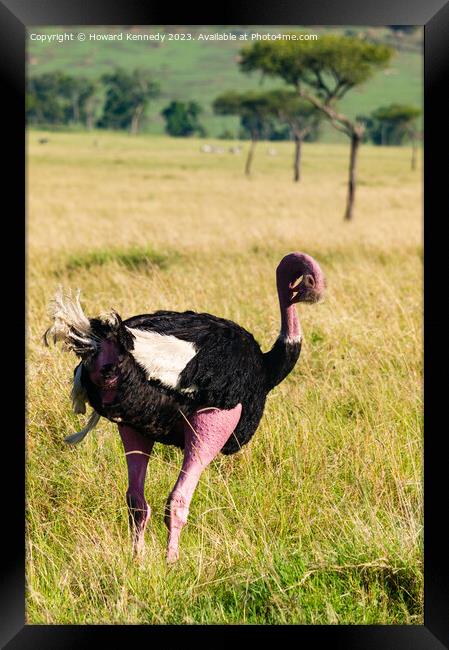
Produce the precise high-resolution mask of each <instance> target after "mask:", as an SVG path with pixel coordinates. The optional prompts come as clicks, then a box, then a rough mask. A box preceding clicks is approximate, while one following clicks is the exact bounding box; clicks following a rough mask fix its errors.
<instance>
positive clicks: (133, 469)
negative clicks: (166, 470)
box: [118, 424, 154, 555]
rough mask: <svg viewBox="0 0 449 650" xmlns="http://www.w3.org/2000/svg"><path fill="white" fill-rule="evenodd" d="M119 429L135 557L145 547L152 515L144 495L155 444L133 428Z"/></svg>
mask: <svg viewBox="0 0 449 650" xmlns="http://www.w3.org/2000/svg"><path fill="white" fill-rule="evenodd" d="M118 429H119V432H120V437H121V439H122V442H123V447H124V448H125V455H126V463H127V465H128V490H127V492H126V503H127V504H128V515H129V523H130V527H131V533H132V541H133V552H134V554H135V555H141V554H142V553H143V550H144V547H145V542H144V533H145V526H146V525H147V521H148V519H149V518H150V514H151V509H150V506H149V505H148V503H147V502H146V501H145V495H144V485H145V475H146V472H147V465H148V458H149V457H150V454H151V450H152V448H153V444H154V443H153V441H152V440H147V439H146V438H144V437H143V436H142V435H141V434H140V433H138V432H137V431H135V430H134V429H133V428H132V427H129V426H126V425H121V424H120V425H119V427H118Z"/></svg>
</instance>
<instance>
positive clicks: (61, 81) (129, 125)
mask: <svg viewBox="0 0 449 650" xmlns="http://www.w3.org/2000/svg"><path fill="white" fill-rule="evenodd" d="M159 96H160V85H159V83H158V81H156V80H155V79H154V78H153V76H152V74H151V73H149V72H148V71H146V70H141V69H137V70H133V71H132V72H127V71H125V70H123V69H121V68H117V69H116V70H114V72H112V73H108V74H104V75H102V76H101V77H100V78H98V79H94V80H92V79H88V78H86V77H83V76H76V77H75V76H72V75H68V74H65V73H63V72H59V71H56V72H48V73H45V74H42V75H39V76H34V77H30V78H29V79H28V84H27V93H26V117H27V121H28V123H29V124H34V125H39V126H69V125H82V126H84V127H85V128H87V129H93V128H100V129H121V130H126V131H129V132H130V133H132V134H136V133H138V132H139V131H140V130H141V128H142V123H143V121H144V118H145V113H146V111H147V108H148V106H149V105H150V102H151V100H153V99H155V98H157V97H159ZM201 113H202V108H201V106H200V105H199V104H198V103H197V102H187V103H184V102H179V101H172V102H171V103H170V104H169V105H168V106H167V107H165V108H164V109H163V110H162V112H161V115H162V116H163V118H164V119H165V129H166V132H167V133H168V134H169V135H172V136H180V137H187V136H190V135H194V134H196V135H199V136H205V135H206V130H205V129H204V127H203V126H202V125H201V124H200V121H199V116H200V114H201Z"/></svg>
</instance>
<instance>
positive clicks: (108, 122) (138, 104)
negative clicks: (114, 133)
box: [99, 68, 160, 132]
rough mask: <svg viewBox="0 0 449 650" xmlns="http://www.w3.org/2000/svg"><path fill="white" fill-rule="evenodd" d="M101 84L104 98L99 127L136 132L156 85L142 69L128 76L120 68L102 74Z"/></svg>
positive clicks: (157, 86) (156, 89)
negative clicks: (104, 91) (104, 87)
mask: <svg viewBox="0 0 449 650" xmlns="http://www.w3.org/2000/svg"><path fill="white" fill-rule="evenodd" d="M102 82H103V83H104V84H105V86H106V99H105V104H104V109H103V115H102V118H101V120H100V122H99V126H101V127H104V128H111V129H130V130H131V131H133V132H137V130H138V129H139V126H140V120H141V118H142V116H143V114H144V111H145V108H146V107H147V105H148V102H149V100H150V99H152V98H154V97H157V96H158V95H159V92H160V91H159V84H158V83H157V82H156V81H154V80H153V78H152V75H151V74H149V73H148V72H146V71H145V70H134V71H133V72H131V73H128V72H126V71H125V70H123V69H121V68H117V70H115V71H114V72H113V73H110V74H105V75H103V76H102Z"/></svg>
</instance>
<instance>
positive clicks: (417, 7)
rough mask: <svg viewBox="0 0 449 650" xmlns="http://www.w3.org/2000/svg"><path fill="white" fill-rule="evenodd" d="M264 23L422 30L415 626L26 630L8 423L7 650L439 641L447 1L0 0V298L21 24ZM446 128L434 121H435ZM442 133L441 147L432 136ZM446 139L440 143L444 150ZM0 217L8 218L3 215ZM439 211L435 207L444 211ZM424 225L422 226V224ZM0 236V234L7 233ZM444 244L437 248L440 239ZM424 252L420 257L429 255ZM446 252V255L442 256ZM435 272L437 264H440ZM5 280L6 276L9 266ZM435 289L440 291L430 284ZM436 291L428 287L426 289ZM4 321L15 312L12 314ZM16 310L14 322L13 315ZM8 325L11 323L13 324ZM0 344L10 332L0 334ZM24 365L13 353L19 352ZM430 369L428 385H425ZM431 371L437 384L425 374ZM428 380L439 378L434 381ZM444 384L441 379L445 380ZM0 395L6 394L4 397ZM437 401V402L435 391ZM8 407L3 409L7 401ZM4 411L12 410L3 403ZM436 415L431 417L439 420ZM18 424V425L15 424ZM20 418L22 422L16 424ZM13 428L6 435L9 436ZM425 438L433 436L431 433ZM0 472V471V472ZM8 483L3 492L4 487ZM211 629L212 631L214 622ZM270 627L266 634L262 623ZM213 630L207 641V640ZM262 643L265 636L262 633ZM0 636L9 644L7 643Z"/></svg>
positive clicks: (20, 465)
mask: <svg viewBox="0 0 449 650" xmlns="http://www.w3.org/2000/svg"><path fill="white" fill-rule="evenodd" d="M175 19H176V24H180V25H181V24H210V25H214V24H222V23H225V24H269V25H276V24H278V25H281V24H282V25H284V24H285V25H287V24H300V25H310V26H311V25H314V24H315V25H342V24H346V25H351V24H352V25H357V24H358V25H386V24H410V25H424V35H425V41H424V53H425V56H424V71H425V74H424V88H425V95H424V96H425V99H424V108H425V114H424V125H425V150H424V162H425V171H424V187H425V195H424V209H425V213H426V217H427V219H426V222H425V225H424V235H425V251H426V253H427V255H426V275H425V278H424V288H425V303H424V304H425V316H424V325H425V338H424V344H425V350H426V358H425V365H424V367H425V399H426V414H425V423H426V431H427V433H426V436H425V441H424V451H425V457H424V472H425V476H426V483H425V493H424V508H425V553H424V556H425V563H424V578H425V580H424V582H425V586H424V597H425V605H424V625H416V626H404V625H397V626H393V625H390V626H383V625H377V626H362V625H359V626H356V625H354V626H345V625H336V626H327V625H320V626H309V625H289V626H264V625H261V626H243V625H229V626H219V625H212V626H150V625H148V626H146V625H138V626H136V625H123V626H122V625H114V626H110V625H104V626H102V625H91V626H78V625H72V626H62V625H26V624H25V549H24V540H25V525H24V521H23V519H24V518H23V511H24V510H23V509H24V502H25V486H24V479H23V477H24V469H25V463H24V457H25V437H24V436H23V435H20V434H18V431H17V429H18V427H17V424H15V426H14V425H12V423H11V432H17V433H16V434H15V435H12V436H11V435H7V434H8V433H9V431H6V432H5V435H4V438H3V442H4V443H5V444H6V447H7V451H6V454H5V459H7V469H8V470H10V471H11V477H12V478H11V481H10V482H9V484H8V489H7V490H6V491H5V494H6V495H7V512H8V530H7V534H5V535H4V536H3V542H4V543H5V544H6V549H5V552H4V553H3V554H2V559H3V560H4V565H5V568H4V580H3V583H2V590H1V596H0V602H1V605H2V607H1V611H2V619H3V620H2V625H1V637H0V640H1V641H2V646H3V643H5V644H7V645H5V646H3V647H8V648H10V649H11V650H13V649H19V648H24V649H27V648H30V649H31V648H33V649H34V648H36V647H37V648H61V647H63V648H79V647H89V646H90V645H91V644H92V645H93V644H95V645H97V644H98V643H99V642H101V643H103V642H107V639H110V640H112V647H114V646H117V645H118V644H119V643H120V642H122V641H123V642H125V643H130V642H133V641H137V640H138V639H140V638H142V637H144V638H146V639H147V640H148V638H149V637H150V638H152V639H155V640H156V641H157V640H158V637H161V639H162V638H164V640H165V641H166V640H167V636H170V639H172V638H173V642H174V639H175V638H176V637H177V636H178V634H181V635H182V636H181V637H180V640H181V639H182V641H184V642H185V640H187V639H189V640H190V639H192V640H193V638H194V637H195V638H198V634H199V633H200V632H201V635H202V636H204V638H205V639H206V638H207V639H210V641H211V642H212V643H214V645H224V642H225V639H226V638H227V637H228V635H229V634H231V635H233V633H234V631H235V632H236V633H237V634H238V635H239V636H241V635H242V632H243V634H244V636H246V634H247V633H250V634H251V636H252V637H253V634H254V632H256V630H257V632H260V631H261V632H262V634H263V635H264V637H265V638H266V640H267V641H268V638H269V637H270V636H271V635H272V634H275V635H276V637H275V638H276V640H277V639H278V635H279V633H281V635H283V634H284V633H287V634H294V635H295V638H296V639H298V640H301V641H302V642H303V643H304V642H306V643H307V642H310V643H314V644H316V643H320V642H322V643H326V642H327V643H328V644H329V645H331V646H332V647H335V648H344V649H345V650H350V649H351V648H363V650H371V649H373V650H374V649H376V648H380V647H384V648H394V649H395V650H399V649H400V648H407V649H412V650H415V649H416V650H421V649H423V650H424V649H429V650H430V649H435V650H437V649H441V648H444V647H447V648H449V589H448V587H447V585H448V584H449V583H448V581H447V579H446V580H445V577H446V578H447V576H444V572H443V568H445V567H446V565H447V543H445V542H446V539H445V536H444V535H442V534H441V531H440V526H439V518H440V517H441V513H442V512H444V511H442V506H443V499H444V497H446V500H445V502H446V507H447V496H448V480H447V462H446V456H445V454H444V450H443V439H442V436H440V438H439V439H438V437H437V436H438V431H439V429H438V423H439V422H440V421H444V420H443V417H444V415H446V413H444V414H443V412H442V405H444V403H445V402H444V397H445V395H444V394H443V390H444V388H443V386H444V384H443V383H442V382H441V381H438V380H439V379H440V377H441V378H442V376H443V371H444V372H445V375H446V377H447V363H446V361H445V359H443V355H442V354H441V347H440V344H439V342H440V341H441V340H442V339H443V340H444V338H443V336H444V334H445V332H444V333H443V319H442V316H441V312H440V308H439V305H438V301H437V300H435V297H438V295H441V291H439V289H440V287H438V286H437V285H438V282H437V280H438V279H439V278H442V277H443V268H442V264H443V260H445V256H444V253H446V251H445V250H444V249H443V246H444V244H445V243H446V240H445V238H444V237H443V233H442V231H441V233H440V232H439V229H438V226H439V223H441V220H438V216H437V215H438V214H439V213H441V206H442V205H444V204H443V201H447V183H448V181H447V178H446V173H447V165H446V166H445V167H442V166H438V165H437V164H436V162H435V155H434V154H435V153H436V152H437V151H441V150H443V151H444V152H445V153H447V151H448V149H449V138H448V129H447V127H446V124H447V108H446V107H447V100H446V94H447V87H448V85H449V84H448V80H449V74H448V72H449V47H448V45H447V42H448V40H447V39H448V34H449V3H447V2H445V1H444V0H426V2H419V0H411V1H409V2H407V0H377V1H376V3H375V4H374V3H370V4H368V3H364V4H361V3H360V2H359V3H357V0H334V3H333V4H330V3H328V2H326V0H315V2H314V0H296V2H295V1H294V0H283V2H282V3H280V2H278V3H277V5H276V6H275V5H274V4H273V5H271V4H270V3H269V2H268V1H267V0H260V2H257V0H248V1H247V2H246V3H245V6H243V5H238V4H237V2H236V0H230V1H229V2H228V3H227V4H226V7H220V8H216V10H215V11H213V10H212V8H211V7H209V8H207V7H205V8H204V9H203V8H201V9H200V10H199V11H198V8H195V7H190V6H187V7H184V8H183V9H181V11H180V12H178V13H177V15H176V16H173V14H172V13H170V8H169V7H167V6H163V5H162V4H161V3H159V4H158V5H157V4H156V3H154V2H152V3H151V6H148V5H147V4H144V3H143V0H128V2H126V0H115V1H114V4H112V3H111V4H109V5H108V4H107V3H106V2H102V0H90V2H89V5H88V6H87V5H84V6H82V5H80V4H75V3H74V2H73V0H59V2H58V0H40V2H34V3H32V0H0V25H1V32H3V33H2V36H3V38H1V39H0V51H1V56H0V68H1V69H2V79H3V85H2V88H3V90H4V93H3V96H4V97H5V98H7V101H5V106H4V108H5V109H6V115H5V118H6V119H5V120H4V124H6V125H7V126H8V132H9V133H10V134H11V135H12V136H13V139H12V146H10V147H9V149H8V158H7V160H8V170H9V173H10V179H9V182H8V183H6V184H5V186H4V187H5V191H6V193H7V194H9V195H10V198H11V203H10V205H12V206H14V208H15V211H16V215H14V216H16V219H9V220H8V234H9V231H10V229H11V228H12V229H13V238H14V239H13V241H14V250H15V253H16V256H17V251H19V254H18V258H19V260H20V261H21V262H23V264H20V263H19V265H18V266H19V269H18V271H16V273H15V274H14V277H15V279H16V281H17V282H18V283H19V284H21V283H22V280H23V283H22V285H21V286H20V288H19V291H18V292H16V291H14V287H13V284H12V283H9V282H8V283H5V284H6V285H7V286H5V291H6V292H7V296H6V299H5V304H8V305H9V304H10V303H12V304H14V303H15V300H14V298H15V297H17V296H18V295H20V291H21V290H22V286H25V264H26V257H25V247H23V248H22V247H21V246H20V244H19V246H16V245H15V244H16V242H17V243H19V242H20V241H25V222H24V219H23V215H24V213H25V186H24V183H23V180H24V178H25V173H24V170H25V147H23V148H20V146H18V143H19V142H23V138H24V128H23V127H24V116H23V109H24V87H25V83H24V82H25V47H24V46H25V30H26V27H27V26H32V25H63V24H73V25H93V24H99V25H101V24H103V25H108V24H110V25H113V24H122V23H123V24H131V23H133V24H143V25H144V24H173V23H174V20H175ZM445 127H446V128H445ZM444 140H445V142H443V141H444ZM444 145H446V146H444ZM8 216H9V215H8ZM444 216H447V213H446V214H445V215H444ZM431 220H432V228H430V221H431ZM8 239H9V238H8ZM443 242H444V243H443ZM430 252H431V254H429V253H430ZM446 256H447V253H446ZM445 271H446V272H447V270H446V269H445ZM7 273H8V274H7V275H6V274H5V276H4V277H6V278H8V279H10V278H11V270H10V266H8V267H7ZM441 289H442V287H441ZM437 292H438V293H437ZM13 313H14V314H15V316H14V319H17V321H18V320H20V319H19V318H18V317H17V312H13ZM20 313H21V314H23V318H24V322H25V314H24V312H20ZM17 321H16V320H14V321H13V322H14V323H16V322H17ZM8 325H9V327H11V320H10V319H8ZM14 329H15V336H16V340H17V339H20V335H19V331H20V328H14ZM7 334H8V339H6V335H5V339H4V340H5V341H6V340H8V343H9V340H10V338H11V336H10V332H9V331H8V333H7ZM17 343H18V347H16V346H13V344H12V343H11V345H9V344H8V346H5V347H7V348H8V349H7V350H4V351H7V352H8V353H9V354H11V360H10V361H9V363H8V366H7V368H8V375H7V379H8V387H9V385H10V384H11V382H12V385H13V386H14V394H15V395H17V397H18V402H19V405H20V406H19V410H20V411H21V407H22V400H21V397H19V395H24V394H25V381H24V376H23V373H22V372H21V368H20V364H19V363H18V358H17V352H16V351H17V350H18V349H19V350H22V349H23V347H22V345H21V343H22V341H20V340H19V341H17ZM23 359H24V361H25V351H23ZM431 373H432V381H431ZM435 375H437V379H436V380H434V379H433V378H434V377H435ZM438 375H440V377H438ZM446 381H447V380H446ZM8 399H9V397H8ZM446 400H447V398H446ZM8 406H9V404H8ZM8 410H9V412H10V413H11V412H12V411H13V409H12V408H11V407H9V409H8ZM439 416H440V417H439ZM20 429H21V427H20ZM25 429H26V425H24V430H25ZM17 434H18V435H17ZM432 434H433V435H432ZM4 469H5V468H4ZM11 488H12V489H11ZM217 628H219V629H217ZM272 628H275V630H272ZM211 635H213V636H211ZM272 638H273V637H272ZM8 641H9V642H8Z"/></svg>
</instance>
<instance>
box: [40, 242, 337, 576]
mask: <svg viewBox="0 0 449 650" xmlns="http://www.w3.org/2000/svg"><path fill="white" fill-rule="evenodd" d="M298 281H299V282H298ZM276 282H277V290H278V295H279V306H280V312H281V329H280V334H279V336H278V338H277V339H276V341H275V343H274V345H273V347H272V348H271V350H270V351H269V352H266V353H262V351H261V349H260V346H259V344H258V343H257V342H256V340H255V339H254V337H253V336H252V334H250V333H249V332H247V331H246V330H245V329H243V328H242V327H240V326H239V325H237V324H236V323H234V322H232V321H230V320H225V319H223V318H218V317H217V316H212V315H211V314H207V313H195V312H193V311H186V312H183V313H180V312H174V311H157V312H154V313H152V314H144V315H140V316H133V317H131V318H128V319H127V320H122V319H121V317H120V316H119V315H118V314H117V313H116V312H115V311H111V312H110V313H109V314H106V315H103V316H100V317H98V318H87V317H86V316H85V314H84V312H83V310H82V308H81V305H80V302H79V292H78V294H77V296H76V297H75V298H72V296H71V294H69V295H68V296H64V295H63V293H62V291H60V292H59V293H58V294H57V295H56V297H55V299H54V301H53V303H52V315H53V324H52V326H51V327H50V328H49V329H48V330H47V332H46V333H45V335H44V340H45V343H46V344H48V343H47V341H48V337H51V338H53V340H54V342H55V343H56V342H57V341H62V342H63V343H64V344H65V347H66V348H68V349H70V350H71V351H73V352H75V354H76V355H77V356H78V357H79V358H80V359H81V362H80V363H79V365H78V366H77V367H76V368H75V371H74V381H73V388H72V403H73V409H74V411H75V413H85V412H86V403H89V404H90V405H91V407H92V408H93V412H92V415H91V416H90V418H89V421H88V423H87V426H86V427H85V428H84V429H82V430H81V431H80V432H78V433H75V434H72V435H71V436H68V437H67V438H66V439H65V440H66V442H68V443H72V444H74V443H78V442H80V441H81V440H82V439H83V438H84V437H85V436H86V435H87V433H88V432H89V431H90V430H91V429H93V428H94V426H95V425H96V424H97V422H98V420H99V419H100V417H105V418H107V419H108V420H110V421H112V422H115V423H117V424H118V429H119V433H120V436H121V440H122V443H123V447H124V452H125V455H126V462H127V468H128V490H127V492H126V502H127V506H128V514H129V522H130V528H131V533H132V545H133V550H134V553H135V554H137V555H140V554H141V553H142V551H143V548H144V531H145V527H146V525H147V522H148V519H149V517H150V506H149V505H148V503H147V502H146V500H145V496H144V482H145V475H146V471H147V465H148V460H149V457H150V454H151V451H152V448H153V445H154V443H155V442H159V443H162V444H165V445H174V446H176V447H179V448H181V449H183V451H184V459H183V463H182V468H181V472H180V474H179V477H178V480H177V481H176V483H175V486H174V488H173V490H172V491H171V493H170V494H169V496H168V499H167V503H166V506H165V524H166V526H167V528H168V544H167V561H168V562H169V563H171V562H175V561H176V560H177V559H178V555H179V538H180V534H181V530H182V528H183V526H184V525H185V524H186V522H187V516H188V513H189V506H190V502H191V500H192V497H193V493H194V491H195V488H196V486H197V484H198V481H199V479H200V476H201V473H202V472H203V470H204V469H205V468H206V467H207V466H208V465H209V464H210V462H211V461H212V460H213V459H214V458H215V457H216V456H217V454H218V453H219V452H220V451H221V452H222V453H223V454H233V453H235V452H237V451H238V450H239V449H241V448H242V447H243V445H246V444H247V443H248V442H249V440H250V439H251V438H252V436H253V435H254V433H255V431H256V429H257V427H258V425H259V422H260V419H261V417H262V413H263V410H264V405H265V400H266V397H267V394H268V393H269V391H271V390H272V389H273V388H274V387H275V386H276V385H277V384H279V383H280V382H281V381H282V380H283V379H284V378H285V377H286V376H287V375H288V374H289V373H290V372H291V370H292V369H293V367H294V365H295V364H296V362H297V360H298V358H299V354H300V350H301V338H302V335H301V328H300V324H299V320H298V317H297V314H296V307H295V303H298V302H309V303H313V302H318V300H319V299H320V298H321V296H322V294H323V292H324V284H325V283H324V277H323V274H322V272H321V269H320V267H319V265H318V264H317V262H316V261H315V260H314V259H313V258H312V257H310V256H309V255H306V254H304V253H290V254H289V255H286V256H285V257H284V258H283V259H282V260H281V262H280V264H279V266H278V267H277V270H276Z"/></svg>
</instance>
